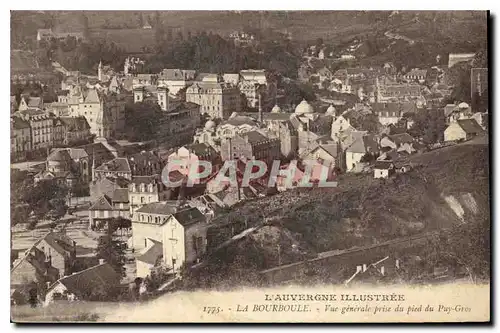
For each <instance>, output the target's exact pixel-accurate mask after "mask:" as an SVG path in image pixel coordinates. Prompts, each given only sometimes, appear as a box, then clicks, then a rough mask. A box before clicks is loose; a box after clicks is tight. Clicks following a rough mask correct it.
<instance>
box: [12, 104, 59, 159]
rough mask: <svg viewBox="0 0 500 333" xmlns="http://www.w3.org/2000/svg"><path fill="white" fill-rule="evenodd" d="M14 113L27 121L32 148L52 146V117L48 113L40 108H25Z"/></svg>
mask: <svg viewBox="0 0 500 333" xmlns="http://www.w3.org/2000/svg"><path fill="white" fill-rule="evenodd" d="M15 115H17V116H19V117H20V118H21V119H23V120H25V121H27V122H29V124H30V127H31V148H32V149H33V150H38V149H46V148H49V147H52V146H53V144H54V143H53V138H52V131H53V127H54V117H53V116H52V115H51V114H50V113H48V112H45V111H42V110H40V109H27V110H22V111H17V112H16V114H15Z"/></svg>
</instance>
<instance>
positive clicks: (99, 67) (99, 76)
mask: <svg viewBox="0 0 500 333" xmlns="http://www.w3.org/2000/svg"><path fill="white" fill-rule="evenodd" d="M97 79H98V80H99V81H101V82H102V61H101V60H99V66H98V67H97Z"/></svg>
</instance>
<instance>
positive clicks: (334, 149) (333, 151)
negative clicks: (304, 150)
mask: <svg viewBox="0 0 500 333" xmlns="http://www.w3.org/2000/svg"><path fill="white" fill-rule="evenodd" d="M318 148H321V149H323V150H324V151H326V152H327V153H328V154H330V156H332V157H337V155H338V152H339V151H338V145H337V144H336V143H330V144H320V145H319V146H318Z"/></svg>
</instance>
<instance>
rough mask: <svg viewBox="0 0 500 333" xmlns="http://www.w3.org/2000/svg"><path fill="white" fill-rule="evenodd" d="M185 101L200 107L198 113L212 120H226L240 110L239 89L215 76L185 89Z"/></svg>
mask: <svg viewBox="0 0 500 333" xmlns="http://www.w3.org/2000/svg"><path fill="white" fill-rule="evenodd" d="M186 101H187V102H191V103H195V104H198V105H200V113H201V114H207V115H208V116H209V117H210V118H212V119H217V118H218V119H227V118H229V116H230V115H231V114H232V113H233V112H239V111H240V110H241V98H240V91H239V89H238V88H237V87H235V86H234V85H232V84H230V83H225V82H223V79H222V77H221V76H217V75H215V77H212V76H210V75H209V76H207V77H205V78H203V81H201V82H195V83H194V84H193V85H191V86H190V87H189V88H187V90H186Z"/></svg>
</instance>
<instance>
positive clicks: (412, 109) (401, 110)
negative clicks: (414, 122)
mask: <svg viewBox="0 0 500 333" xmlns="http://www.w3.org/2000/svg"><path fill="white" fill-rule="evenodd" d="M371 106H372V110H373V113H374V114H376V115H377V116H378V121H379V122H380V123H381V124H382V125H390V124H392V125H396V124H397V123H398V122H399V121H400V120H401V119H402V118H403V115H404V114H405V113H416V112H417V105H416V104H415V103H414V102H405V103H372V104H371Z"/></svg>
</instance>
